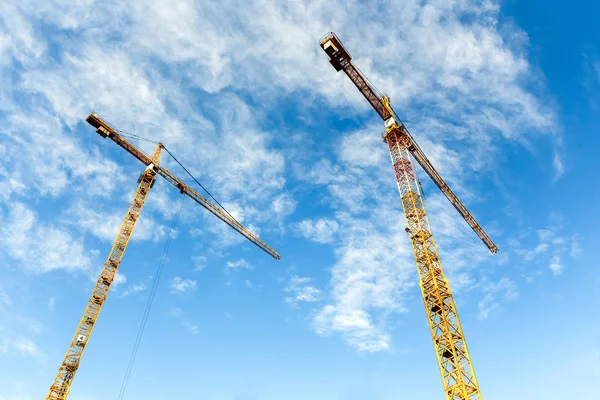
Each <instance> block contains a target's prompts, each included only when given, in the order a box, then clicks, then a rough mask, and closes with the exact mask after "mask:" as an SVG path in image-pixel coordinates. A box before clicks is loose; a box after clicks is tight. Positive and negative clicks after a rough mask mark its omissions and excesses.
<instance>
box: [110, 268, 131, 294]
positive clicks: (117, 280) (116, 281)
mask: <svg viewBox="0 0 600 400" xmlns="http://www.w3.org/2000/svg"><path fill="white" fill-rule="evenodd" d="M125 282H127V277H126V276H125V275H123V274H122V273H120V272H117V274H116V275H115V277H114V278H113V281H112V283H111V285H110V288H111V289H113V290H114V289H116V288H117V287H119V286H121V285H122V284H124V283H125Z"/></svg>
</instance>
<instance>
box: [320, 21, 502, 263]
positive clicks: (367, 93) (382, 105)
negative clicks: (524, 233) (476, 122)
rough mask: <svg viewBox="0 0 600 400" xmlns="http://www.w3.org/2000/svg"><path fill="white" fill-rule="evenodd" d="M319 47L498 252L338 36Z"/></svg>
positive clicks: (459, 210) (478, 233) (474, 228)
mask: <svg viewBox="0 0 600 400" xmlns="http://www.w3.org/2000/svg"><path fill="white" fill-rule="evenodd" d="M321 47H322V48H323V50H325V52H326V53H327V55H328V56H329V57H330V59H329V62H330V63H331V65H333V67H334V68H335V69H336V71H341V70H343V71H344V73H346V75H347V76H348V78H350V80H351V81H352V82H353V83H354V84H355V85H356V87H357V88H358V90H359V91H360V92H361V93H362V94H363V96H364V97H365V99H367V101H368V102H369V104H371V106H372V107H373V109H374V110H375V111H376V112H377V114H379V116H380V117H381V119H383V120H384V121H386V120H388V119H389V118H390V117H394V119H395V121H396V122H397V123H398V125H399V126H400V129H402V130H403V131H404V136H406V137H407V142H408V143H407V146H408V151H409V152H410V153H411V155H412V156H413V157H414V159H415V160H417V162H418V163H419V165H420V166H421V168H423V170H425V172H426V173H427V175H429V177H430V178H431V180H433V182H434V183H435V184H436V186H437V187H438V188H439V189H440V190H441V191H442V193H443V194H444V196H446V198H447V199H448V200H449V201H450V203H451V204H452V205H453V206H454V208H455V209H456V211H458V213H459V214H460V215H461V216H462V217H463V218H464V220H465V221H466V222H467V224H469V226H470V227H471V229H473V231H474V232H475V233H476V234H477V236H479V238H480V239H481V241H482V242H483V243H485V245H486V246H487V247H488V249H490V251H491V252H492V253H497V252H498V247H497V246H496V245H495V244H494V242H493V241H492V239H490V237H489V236H488V235H487V233H485V231H484V230H483V228H482V227H481V226H480V225H479V224H478V223H477V221H476V220H475V218H473V216H472V215H471V213H470V212H469V211H468V210H467V209H466V207H465V206H464V205H463V203H462V202H461V201H460V200H459V199H458V197H457V196H456V195H455V194H454V192H453V191H452V189H450V187H449V186H448V185H447V184H446V182H445V181H444V180H443V179H442V177H441V176H440V174H439V173H438V172H437V171H436V170H435V168H434V167H433V165H432V164H431V162H430V161H429V159H428V158H427V157H426V156H425V154H424V153H423V151H421V148H420V147H419V146H418V145H417V143H416V142H415V140H414V139H413V138H412V136H411V135H410V132H409V131H408V129H407V128H406V126H405V125H404V124H403V123H402V121H401V120H400V118H398V117H397V116H396V113H395V112H394V110H393V109H392V107H391V106H390V104H389V100H388V98H387V97H386V96H383V95H382V94H381V93H379V92H378V91H377V89H375V87H374V86H373V85H371V84H370V83H369V81H368V79H367V78H366V77H365V76H364V75H363V74H362V73H361V72H360V70H359V69H358V68H357V67H356V66H355V65H354V63H353V62H352V57H351V56H350V54H349V53H348V51H346V49H345V48H344V45H343V44H342V42H341V41H340V39H339V38H338V37H337V35H335V34H334V33H333V32H331V33H329V34H327V35H326V36H325V37H324V38H323V39H321Z"/></svg>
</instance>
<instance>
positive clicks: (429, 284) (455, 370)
mask: <svg viewBox="0 0 600 400" xmlns="http://www.w3.org/2000/svg"><path fill="white" fill-rule="evenodd" d="M320 45H321V47H322V48H323V50H324V51H325V52H326V53H327V55H328V56H329V57H330V59H329V62H330V63H331V65H333V67H334V68H335V69H336V71H342V70H343V71H344V73H346V75H347V76H348V77H349V78H350V80H352V82H353V83H354V84H355V85H356V87H357V88H358V89H359V91H360V92H361V93H362V94H363V96H364V97H365V98H366V99H367V101H368V102H369V103H370V104H371V106H372V107H373V108H374V109H375V111H376V112H377V113H378V114H379V116H380V117H381V118H382V119H383V121H384V123H385V127H386V132H385V134H384V136H383V140H384V141H385V142H386V143H387V146H388V149H389V152H390V157H391V160H392V167H393V170H394V175H395V178H396V182H397V184H398V190H399V192H400V199H401V202H402V208H403V210H404V216H405V219H406V224H407V227H406V232H407V233H408V235H409V237H410V240H411V244H412V248H413V252H414V255H415V261H416V264H417V270H418V274H419V286H420V288H421V294H422V296H423V302H424V305H425V310H426V313H427V319H428V323H429V328H430V332H431V337H432V340H433V345H434V349H435V353H436V358H437V361H438V366H439V369H440V373H441V376H442V382H443V385H444V391H445V393H446V399H447V400H481V392H480V389H479V384H478V382H477V378H476V376H475V371H474V369H473V365H472V363H471V357H470V355H469V351H468V349H467V343H466V340H465V337H464V334H463V330H462V327H461V325H460V321H459V318H458V313H457V311H456V305H455V304H454V299H453V297H452V293H451V292H450V286H449V284H448V280H447V279H446V277H445V276H444V272H443V270H442V265H441V263H440V257H439V254H438V251H437V248H436V246H435V241H434V238H433V233H432V232H431V228H430V226H429V221H428V219H427V213H426V211H425V206H424V204H423V199H422V196H421V192H420V190H419V185H418V180H417V177H416V173H415V169H414V166H413V163H412V160H411V157H410V156H411V154H412V156H413V158H414V159H415V160H416V161H417V162H418V163H419V164H420V165H421V167H423V169H424V170H425V171H426V173H427V174H428V175H429V176H430V177H431V178H432V180H433V181H434V183H435V184H436V185H437V186H438V187H439V188H440V190H441V191H442V193H443V194H444V195H445V196H446V197H447V198H448V200H449V201H450V202H451V203H452V205H453V206H454V208H455V209H456V210H457V211H458V212H459V213H460V214H461V215H462V217H463V218H464V219H465V221H466V222H467V223H468V224H469V226H471V228H472V229H473V231H474V232H475V233H476V234H477V235H478V236H479V238H480V239H481V240H482V241H483V242H484V244H485V245H486V246H487V247H488V249H489V250H490V251H491V252H492V253H496V252H498V248H497V247H496V245H495V244H494V243H493V242H492V240H491V239H490V238H489V237H488V235H487V234H486V233H485V232H484V231H483V229H482V228H481V226H480V225H479V224H478V223H477V221H475V219H474V218H473V217H472V215H471V214H470V213H469V212H468V211H467V209H466V208H465V207H464V205H463V204H462V203H461V202H460V200H458V198H457V197H456V195H455V194H454V192H452V190H450V188H449V187H448V185H447V184H446V183H445V182H444V180H443V179H442V178H441V176H440V175H439V174H438V173H437V171H436V170H435V168H434V167H433V165H432V164H431V162H429V160H428V159H427V157H426V156H425V154H424V153H423V152H422V151H421V149H420V148H419V146H418V145H417V143H416V142H415V141H414V139H413V138H412V136H411V135H410V133H409V132H408V130H407V129H406V127H405V126H404V124H403V123H402V122H401V121H400V119H399V118H398V117H397V116H396V113H395V112H394V110H393V109H392V108H391V106H390V104H389V99H388V98H387V97H386V96H383V95H381V94H380V93H379V92H378V91H377V90H376V89H375V87H374V86H373V85H371V84H370V83H369V81H368V80H367V78H366V77H365V76H364V75H363V74H362V73H361V72H360V71H359V70H358V68H356V66H355V65H354V64H353V63H352V61H351V60H352V57H351V56H350V54H349V53H348V52H347V51H346V49H345V48H344V46H343V45H342V43H341V41H340V40H339V39H338V37H337V36H336V35H335V34H334V33H329V34H328V35H326V36H325V37H324V38H323V39H322V40H321V42H320Z"/></svg>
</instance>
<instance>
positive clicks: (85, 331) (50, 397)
mask: <svg viewBox="0 0 600 400" xmlns="http://www.w3.org/2000/svg"><path fill="white" fill-rule="evenodd" d="M161 149H162V145H161V144H159V145H158V147H157V148H156V151H155V152H154V155H153V156H152V158H151V160H150V161H151V162H150V164H149V165H148V166H147V167H146V170H145V171H144V172H143V174H142V175H141V177H140V182H139V185H138V187H137V190H136V192H135V195H134V196H133V200H132V201H131V204H130V206H129V211H127V214H126V215H125V219H124V220H123V224H121V228H120V229H119V233H117V238H116V239H115V242H114V243H113V246H112V249H111V250H110V254H109V255H108V259H107V260H106V262H105V263H104V268H103V269H102V272H101V273H100V277H99V278H98V281H97V282H96V287H95V288H94V291H93V292H92V296H91V297H90V299H89V300H88V303H87V306H86V307H85V311H84V313H83V317H81V320H80V321H79V325H78V326H77V330H76V331H75V335H74V336H73V339H72V340H71V344H70V345H69V349H68V350H67V354H66V356H65V358H64V360H63V362H62V364H61V365H60V368H59V369H58V374H57V375H56V378H55V379H54V383H52V386H51V387H50V390H49V391H48V394H47V395H46V400H64V399H66V397H67V395H68V394H69V390H70V388H71V383H72V381H73V377H74V376H75V373H76V372H77V369H78V368H79V363H80V361H81V356H82V355H83V351H84V350H85V346H86V345H87V343H88V341H89V339H90V335H91V334H92V330H93V329H94V325H95V324H96V321H97V319H98V315H99V314H100V310H101V309H102V305H103V304H104V301H105V300H106V296H107V294H108V290H109V289H110V285H111V283H112V282H113V279H114V278H115V274H116V273H117V269H118V268H119V264H120V263H121V258H122V257H123V253H124V252H125V248H126V247H127V243H128V242H129V238H130V237H131V233H132V232H133V228H134V226H135V223H136V221H137V219H138V217H139V215H140V211H141V209H142V206H143V205H144V201H145V200H146V196H147V195H148V192H149V191H150V188H151V187H152V185H153V183H154V177H155V175H156V168H155V167H157V166H158V163H159V161H160V151H161Z"/></svg>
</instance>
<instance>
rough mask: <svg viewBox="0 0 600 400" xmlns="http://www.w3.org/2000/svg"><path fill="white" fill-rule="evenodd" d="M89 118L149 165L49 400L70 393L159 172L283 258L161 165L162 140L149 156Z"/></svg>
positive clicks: (91, 117)
mask: <svg viewBox="0 0 600 400" xmlns="http://www.w3.org/2000/svg"><path fill="white" fill-rule="evenodd" d="M86 121H87V122H88V123H89V124H90V125H92V126H93V127H94V128H96V132H97V133H98V134H99V135H100V136H102V137H103V138H107V137H108V138H110V139H111V140H113V141H114V142H115V143H116V144H118V145H119V146H121V147H122V148H123V149H125V150H126V151H127V152H129V153H130V154H131V155H133V156H134V157H135V158H137V159H138V160H139V161H141V162H142V163H143V164H144V165H146V169H145V170H144V172H143V173H142V174H141V175H140V178H139V180H138V183H139V184H138V187H137V190H136V192H135V194H134V196H133V200H132V201H131V204H130V206H129V210H128V211H127V214H126V215H125V219H124V220H123V223H122V224H121V228H120V229H119V232H118V233H117V237H116V239H115V241H114V243H113V246H112V249H111V251H110V253H109V255H108V258H107V260H106V262H105V263H104V267H103V269H102V272H101V273H100V277H99V278H98V281H97V282H96V286H95V287H94V291H93V292H92V295H91V297H90V299H89V300H88V303H87V306H86V308H85V311H84V313H83V316H82V317H81V320H80V321H79V325H78V326H77V329H76V331H75V335H74V336H73V339H72V340H71V343H70V345H69V349H68V350H67V354H66V355H65V358H64V360H63V362H62V363H61V365H60V367H59V369H58V373H57V375H56V378H55V379H54V382H53V383H52V386H51V387H50V390H49V391H48V394H47V395H46V400H64V399H66V398H67V395H68V394H69V390H70V389H71V384H72V382H73V378H74V376H75V373H76V372H77V369H78V368H79V363H80V362H81V357H82V356H83V352H84V350H85V347H86V345H87V343H88V341H89V338H90V335H91V334H92V330H93V329H94V326H95V324H96V321H97V319H98V316H99V315H100V311H101V309H102V305H103V304H104V301H105V300H106V296H107V295H108V291H109V289H110V285H111V283H112V282H113V280H114V277H115V274H116V273H117V269H118V268H119V265H120V263H121V259H122V257H123V254H124V253H125V249H126V248H127V243H128V242H129V239H130V237H131V234H132V232H133V228H134V226H135V223H136V221H137V219H138V217H139V215H140V211H141V209H142V206H143V205H144V202H145V200H146V197H147V196H148V192H149V191H150V189H151V188H152V186H154V180H155V178H156V175H160V176H162V177H163V178H165V179H166V180H167V181H168V182H169V183H171V184H172V185H173V186H175V187H177V189H179V191H180V192H181V193H182V194H185V195H187V196H189V197H190V198H191V199H192V200H194V201H195V202H196V203H198V204H200V205H201V206H202V207H204V208H205V209H207V210H208V211H210V212H211V213H212V214H213V215H214V216H216V217H217V218H219V219H220V220H221V221H223V222H225V223H226V224H227V225H229V226H230V227H231V228H232V229H234V230H235V231H236V232H238V233H239V234H241V235H242V236H244V237H245V238H246V239H248V240H249V241H250V242H252V243H254V244H255V245H256V246H257V247H259V248H260V249H262V250H263V251H264V252H266V253H267V254H269V255H270V256H271V257H273V258H274V259H276V260H279V258H280V256H279V254H278V253H277V252H276V251H275V250H273V249H272V248H271V247H270V246H269V245H267V244H266V243H265V242H263V241H262V240H260V239H259V238H258V237H257V236H256V235H254V234H253V233H252V232H250V231H249V230H247V229H246V228H245V227H243V226H242V225H241V224H240V223H239V222H237V221H236V220H235V219H234V218H233V217H232V216H231V215H229V214H228V213H227V212H225V211H224V210H223V209H221V208H219V207H217V206H215V205H214V204H212V203H211V202H210V201H208V200H207V199H206V198H204V197H203V196H202V195H200V194H199V193H198V192H196V191H195V190H193V189H192V188H190V187H189V186H187V185H186V184H185V183H183V181H181V180H180V179H179V178H177V177H176V176H175V175H174V174H172V173H171V172H169V171H168V170H167V169H165V168H163V167H161V166H160V165H159V161H160V155H161V150H162V149H163V148H164V146H163V145H162V143H159V144H158V146H157V148H156V150H155V151H154V154H153V155H152V157H148V156H147V155H146V154H144V152H142V151H141V150H140V149H138V148H137V147H135V146H134V145H133V144H131V143H129V142H128V141H127V140H125V138H123V137H122V136H121V135H119V133H118V132H117V131H116V130H115V129H114V128H112V127H111V126H110V125H108V124H107V123H106V122H105V121H103V120H102V119H101V118H100V117H99V116H98V115H97V114H90V115H89V116H88V117H87V119H86ZM167 151H168V150H167Z"/></svg>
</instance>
